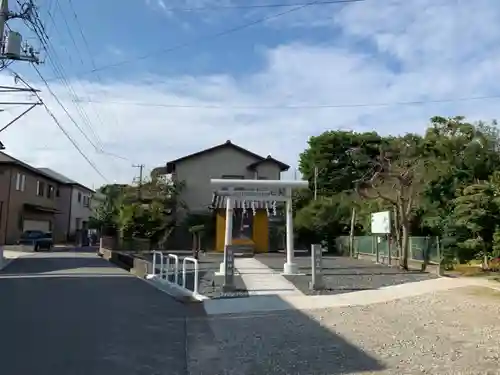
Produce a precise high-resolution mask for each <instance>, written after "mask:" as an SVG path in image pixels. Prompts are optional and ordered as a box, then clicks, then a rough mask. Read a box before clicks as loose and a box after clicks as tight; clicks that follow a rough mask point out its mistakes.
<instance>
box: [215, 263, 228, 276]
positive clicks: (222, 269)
mask: <svg viewBox="0 0 500 375" xmlns="http://www.w3.org/2000/svg"><path fill="white" fill-rule="evenodd" d="M225 274H226V265H225V263H224V262H221V263H220V265H219V271H216V272H215V276H224V275H225Z"/></svg>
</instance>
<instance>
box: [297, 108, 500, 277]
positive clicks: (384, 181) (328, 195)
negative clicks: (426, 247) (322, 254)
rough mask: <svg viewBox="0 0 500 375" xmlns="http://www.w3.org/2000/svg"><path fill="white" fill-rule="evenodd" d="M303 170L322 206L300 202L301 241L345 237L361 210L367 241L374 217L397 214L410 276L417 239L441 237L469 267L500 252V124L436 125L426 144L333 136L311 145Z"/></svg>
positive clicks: (413, 137)
mask: <svg viewBox="0 0 500 375" xmlns="http://www.w3.org/2000/svg"><path fill="white" fill-rule="evenodd" d="M299 165H300V171H301V172H302V174H303V176H304V178H306V179H308V180H309V182H310V186H311V188H313V189H314V188H315V187H316V188H317V193H318V194H317V199H318V201H317V202H313V203H309V204H308V203H307V202H308V200H309V201H310V200H313V199H314V195H313V194H309V195H307V194H302V195H300V199H298V198H297V199H296V207H297V208H298V212H297V219H298V224H297V225H298V228H299V229H300V231H299V234H301V233H305V234H307V235H309V236H311V233H312V232H314V233H316V236H319V237H323V238H321V239H322V240H327V239H328V237H330V236H331V235H332V233H335V235H338V233H340V232H342V234H344V235H345V234H347V233H348V231H349V225H346V224H347V223H349V220H350V216H351V210H350V208H352V207H356V208H357V210H358V212H359V215H358V216H357V224H358V226H357V227H356V228H357V230H359V229H360V228H362V230H363V231H364V233H366V234H370V233H369V225H368V224H367V222H368V220H367V217H369V215H370V214H371V213H373V212H375V211H379V210H390V211H391V212H393V222H394V223H395V225H394V232H393V236H394V238H395V240H396V243H397V246H398V247H399V249H400V250H401V253H402V259H401V266H402V267H404V268H406V267H407V256H408V237H409V236H412V235H413V236H415V235H416V236H419V235H436V236H440V237H441V238H442V243H443V245H444V247H445V253H446V252H447V254H449V255H450V256H451V257H453V258H458V259H459V260H461V261H466V260H469V259H472V258H474V257H479V256H484V255H485V254H486V255H487V256H494V254H496V253H497V249H500V243H499V242H498V241H496V240H495V239H498V240H500V228H499V226H498V225H497V224H496V220H498V219H499V218H500V216H499V207H500V206H499V204H498V203H500V201H499V198H498V196H499V195H500V194H499V193H500V178H499V177H498V174H496V173H495V172H496V171H500V135H499V130H498V128H497V124H496V122H494V121H493V122H492V123H490V124H487V123H484V122H477V123H471V122H468V121H466V119H465V118H464V117H450V118H445V117H433V118H432V119H431V121H430V124H429V127H428V129H427V130H426V132H425V134H423V135H422V136H421V135H417V134H407V135H404V136H381V135H379V134H377V133H375V132H371V133H356V132H346V131H327V132H325V133H323V134H321V135H318V136H314V137H311V138H310V140H309V142H308V147H307V149H306V150H305V151H304V152H302V153H301V154H300V159H299ZM315 173H316V175H315ZM354 191H357V192H358V194H359V196H358V198H356V197H355V195H353V194H352V193H353V192H354ZM494 218H495V220H493V219H494ZM499 251H500V250H499Z"/></svg>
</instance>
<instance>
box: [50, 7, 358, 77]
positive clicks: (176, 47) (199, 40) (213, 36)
mask: <svg viewBox="0 0 500 375" xmlns="http://www.w3.org/2000/svg"><path fill="white" fill-rule="evenodd" d="M354 1H356V2H364V1H366V0H351V1H348V0H344V2H345V3H347V2H351V3H352V2H354ZM319 2H320V0H318V1H312V2H309V3H304V4H302V5H299V6H296V7H294V8H292V9H287V10H285V11H282V12H279V13H275V14H271V15H268V16H264V17H261V18H258V19H256V20H253V21H250V22H247V23H244V24H241V25H238V26H234V27H231V28H229V29H225V30H222V31H219V32H216V33H214V34H209V35H206V36H201V37H198V38H195V39H193V40H190V41H186V42H182V43H179V44H176V45H174V46H172V47H167V48H163V49H160V50H157V51H153V52H149V53H147V54H144V55H142V56H137V57H134V58H131V59H127V60H123V61H119V62H117V63H114V64H109V65H103V66H101V67H98V68H95V69H92V70H90V71H88V72H82V73H79V74H77V76H82V75H85V74H91V73H95V72H98V71H101V70H106V69H111V68H116V67H119V66H123V65H126V64H130V63H132V62H135V61H140V60H146V59H148V58H150V57H153V56H156V55H161V54H164V53H169V52H173V51H176V50H179V49H183V48H186V47H191V46H195V45H198V44H200V43H202V42H207V41H210V40H214V39H217V38H220V37H223V36H226V35H229V34H233V33H236V32H238V31H242V30H245V29H248V28H250V27H252V26H255V25H258V24H261V23H264V22H266V21H270V20H272V19H276V18H279V17H282V16H285V15H287V14H290V13H294V12H298V11H300V10H302V9H304V8H307V7H309V6H312V5H315V4H316V3H319ZM58 79H60V77H53V78H51V79H49V81H52V80H58Z"/></svg>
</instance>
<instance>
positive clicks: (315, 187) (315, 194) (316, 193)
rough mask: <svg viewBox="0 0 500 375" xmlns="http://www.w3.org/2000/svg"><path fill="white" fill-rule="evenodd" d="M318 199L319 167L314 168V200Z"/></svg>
mask: <svg viewBox="0 0 500 375" xmlns="http://www.w3.org/2000/svg"><path fill="white" fill-rule="evenodd" d="M317 199H318V167H314V200H317Z"/></svg>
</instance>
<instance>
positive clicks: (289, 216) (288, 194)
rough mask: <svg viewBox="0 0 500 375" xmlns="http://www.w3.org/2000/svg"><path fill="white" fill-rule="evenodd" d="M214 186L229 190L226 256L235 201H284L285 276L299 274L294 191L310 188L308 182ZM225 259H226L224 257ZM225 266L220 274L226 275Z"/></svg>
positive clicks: (244, 182) (216, 183)
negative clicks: (295, 234) (295, 250)
mask: <svg viewBox="0 0 500 375" xmlns="http://www.w3.org/2000/svg"><path fill="white" fill-rule="evenodd" d="M210 183H211V184H212V186H214V187H217V188H228V189H229V191H225V192H224V193H225V195H226V196H227V198H226V228H225V235H224V245H225V249H224V254H225V252H226V247H227V246H229V245H231V244H232V231H233V203H234V200H235V199H244V200H253V201H282V202H283V201H284V202H285V204H286V210H285V215H286V262H285V264H284V265H283V274H284V275H296V274H298V271H299V267H298V265H297V264H296V263H295V261H294V260H295V259H294V246H293V245H294V236H293V208H292V190H293V189H297V188H306V187H308V182H307V181H285V180H229V179H227V180H226V179H211V180H210ZM234 187H238V188H245V189H248V190H245V191H241V190H237V191H234V190H232V188H234ZM263 188H268V189H270V191H268V192H266V191H257V190H256V189H263ZM272 189H285V194H284V195H279V194H273V193H272ZM224 259H225V257H224ZM224 270H225V265H224V263H222V264H221V265H220V274H224Z"/></svg>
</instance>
